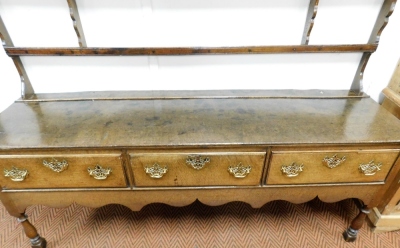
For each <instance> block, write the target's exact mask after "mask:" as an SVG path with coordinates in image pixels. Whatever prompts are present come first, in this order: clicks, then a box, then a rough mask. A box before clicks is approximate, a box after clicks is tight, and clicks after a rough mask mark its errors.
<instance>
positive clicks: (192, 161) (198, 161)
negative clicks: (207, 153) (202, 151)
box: [186, 155, 211, 170]
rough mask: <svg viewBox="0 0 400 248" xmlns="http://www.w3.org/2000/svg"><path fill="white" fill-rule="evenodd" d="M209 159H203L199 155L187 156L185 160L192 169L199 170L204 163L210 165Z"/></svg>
mask: <svg viewBox="0 0 400 248" xmlns="http://www.w3.org/2000/svg"><path fill="white" fill-rule="evenodd" d="M210 162H211V159H210V158H209V157H205V158H203V157H202V156H200V155H189V156H188V157H187V158H186V164H188V165H191V166H192V167H193V169H196V170H201V169H203V167H204V166H205V165H206V163H210Z"/></svg>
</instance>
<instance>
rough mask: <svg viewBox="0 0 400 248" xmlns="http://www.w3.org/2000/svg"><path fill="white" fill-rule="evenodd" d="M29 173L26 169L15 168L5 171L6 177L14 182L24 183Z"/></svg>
mask: <svg viewBox="0 0 400 248" xmlns="http://www.w3.org/2000/svg"><path fill="white" fill-rule="evenodd" d="M28 174H29V172H28V170H26V169H19V168H17V167H15V166H12V167H11V170H7V169H4V176H5V177H9V178H10V179H11V180H12V181H14V182H22V181H24V180H25V178H26V177H27V176H28Z"/></svg>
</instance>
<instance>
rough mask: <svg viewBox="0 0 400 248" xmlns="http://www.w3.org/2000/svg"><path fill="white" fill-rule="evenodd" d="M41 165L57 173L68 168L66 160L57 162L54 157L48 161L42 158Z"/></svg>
mask: <svg viewBox="0 0 400 248" xmlns="http://www.w3.org/2000/svg"><path fill="white" fill-rule="evenodd" d="M43 165H44V166H45V167H47V168H49V169H51V170H52V171H55V172H58V173H60V172H63V171H65V170H66V169H67V168H68V162H67V161H66V160H63V161H61V162H59V161H58V160H57V159H55V158H52V159H51V161H50V162H47V161H46V160H43Z"/></svg>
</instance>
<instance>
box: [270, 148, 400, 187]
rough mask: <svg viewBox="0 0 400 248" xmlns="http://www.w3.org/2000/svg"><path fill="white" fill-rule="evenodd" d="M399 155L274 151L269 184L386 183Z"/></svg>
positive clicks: (359, 152) (393, 153)
mask: <svg viewBox="0 0 400 248" xmlns="http://www.w3.org/2000/svg"><path fill="white" fill-rule="evenodd" d="M398 153H399V150H360V151H359V150H357V151H273V152H272V156H271V162H270V169H269V172H268V176H267V184H306V183H355V182H379V181H384V180H385V178H386V175H387V174H388V172H389V171H390V169H391V167H392V165H393V164H394V162H395V160H396V158H397V156H398ZM361 165H362V166H361ZM360 167H362V168H360ZM376 170H377V171H376Z"/></svg>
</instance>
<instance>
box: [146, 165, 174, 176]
mask: <svg viewBox="0 0 400 248" xmlns="http://www.w3.org/2000/svg"><path fill="white" fill-rule="evenodd" d="M144 171H145V172H146V174H149V176H150V177H151V178H162V177H163V176H164V174H165V173H167V172H168V166H164V167H161V166H160V165H159V164H157V163H155V164H154V165H153V166H148V165H146V166H145V167H144Z"/></svg>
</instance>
